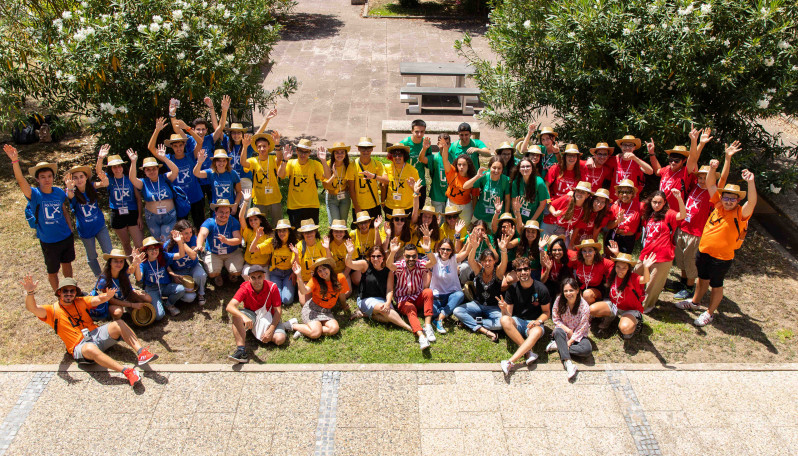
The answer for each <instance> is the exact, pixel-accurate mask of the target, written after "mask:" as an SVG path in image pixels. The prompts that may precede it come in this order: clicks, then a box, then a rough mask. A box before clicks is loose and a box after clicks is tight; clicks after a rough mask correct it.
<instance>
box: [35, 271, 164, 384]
mask: <svg viewBox="0 0 798 456" xmlns="http://www.w3.org/2000/svg"><path fill="white" fill-rule="evenodd" d="M21 283H22V288H23V289H24V290H25V293H26V296H25V308H26V309H28V311H29V312H31V313H32V314H34V315H36V316H37V317H39V320H41V321H43V322H45V323H47V324H48V325H49V326H50V327H51V328H53V330H54V331H55V333H56V334H57V335H58V337H60V338H61V340H62V341H64V345H65V346H66V349H67V352H68V353H69V354H70V355H72V357H73V358H74V359H75V361H77V362H79V363H80V362H84V363H85V362H95V363H97V364H99V365H100V366H103V367H106V368H108V369H111V370H114V371H116V372H121V373H122V374H124V375H125V377H126V378H127V379H128V381H129V382H130V386H133V385H135V384H136V382H138V381H139V380H141V375H140V374H139V371H138V369H137V368H136V367H128V368H125V367H122V365H121V364H119V363H118V362H117V361H115V360H113V359H111V357H110V356H108V355H106V354H105V351H106V350H108V349H109V348H111V347H112V346H114V345H115V344H116V343H117V342H119V340H120V339H121V340H124V341H125V342H126V343H127V344H128V345H130V347H131V348H133V350H135V351H136V354H137V355H138V365H139V366H143V365H144V364H147V363H149V362H150V361H154V360H155V359H157V358H158V355H155V354H153V353H150V351H149V350H147V349H146V348H144V347H142V346H141V344H140V343H139V340H138V338H136V335H135V334H133V331H132V330H131V329H130V328H129V327H128V325H127V324H126V323H125V322H124V321H122V320H116V321H112V322H110V323H107V324H105V325H103V326H99V327H98V326H97V325H95V324H94V322H93V321H92V319H91V317H90V316H89V313H88V310H89V309H91V308H93V307H97V306H98V305H100V304H103V303H106V302H108V301H109V300H110V299H111V298H113V297H114V294H116V291H117V290H116V288H108V289H107V290H106V291H105V293H103V294H102V295H101V296H79V295H81V294H82V293H81V291H80V289H79V288H78V283H77V281H76V280H75V279H73V278H71V277H66V278H64V279H61V281H60V282H59V283H58V287H57V288H56V292H55V294H56V296H57V297H58V301H57V302H56V303H55V304H53V305H43V306H40V305H38V304H37V303H36V287H37V285H38V284H39V282H38V281H34V280H33V276H30V275H28V276H25V277H24V278H23V279H22V282H21Z"/></svg>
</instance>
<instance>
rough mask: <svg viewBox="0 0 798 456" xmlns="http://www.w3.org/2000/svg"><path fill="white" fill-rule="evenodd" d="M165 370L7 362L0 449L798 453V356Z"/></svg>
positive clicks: (2, 377)
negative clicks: (569, 374) (133, 375)
mask: <svg viewBox="0 0 798 456" xmlns="http://www.w3.org/2000/svg"><path fill="white" fill-rule="evenodd" d="M580 367H581V366H580ZM152 368H153V369H155V370H149V369H148V371H147V372H146V374H145V378H144V379H143V380H142V382H141V384H140V385H137V387H136V388H130V386H129V385H128V384H127V381H126V380H125V379H124V378H123V377H122V376H121V374H110V375H109V374H108V373H107V372H105V371H102V370H96V371H92V372H87V371H83V370H80V369H78V368H77V367H76V366H74V365H73V366H71V367H70V368H69V369H67V370H62V371H58V367H57V366H7V367H5V368H4V371H3V372H0V414H1V415H0V416H2V417H3V418H2V419H3V423H2V426H0V455H2V454H5V455H20V454H35V455H40V454H91V455H96V454H159V455H163V454H169V455H179V454H191V455H197V454H260V455H262V454H291V455H310V454H315V455H333V454H335V455H349V454H358V455H360V454H370V455H376V454H379V455H388V454H399V455H421V454H423V455H435V456H440V455H444V454H456V455H463V454H491V455H504V454H507V455H510V454H512V455H519V454H530V455H531V454H534V455H537V454H540V455H552V454H555V455H556V454H562V455H575V454H579V455H588V454H596V455H614V454H618V455H634V454H638V455H659V454H662V455H684V454H706V455H716V454H717V455H723V456H727V455H737V454H746V455H747V454H760V455H792V454H796V453H798V415H797V414H796V409H798V396H796V395H795V394H794V392H795V391H796V390H797V389H798V365H780V366H775V365H681V366H667V367H663V366H660V365H606V366H598V365H597V366H590V367H588V366H584V367H582V369H583V370H582V371H581V372H580V373H579V374H578V377H577V379H576V381H575V382H574V383H569V382H568V381H567V380H566V378H565V373H564V372H563V371H562V369H561V368H560V366H559V363H557V365H554V364H545V365H540V366H535V367H534V368H533V369H532V370H527V369H526V368H524V369H521V370H518V371H517V372H516V373H515V374H514V375H512V377H510V378H509V379H505V378H504V376H503V375H502V373H501V372H500V371H498V369H497V365H480V364H469V365H387V366H386V365H325V366H319V365H295V366H291V365H251V366H249V365H248V366H244V369H243V372H234V371H233V368H231V366H229V365H212V366H208V365H200V366H184V365H171V366H170V365H157V364H155V365H153V366H152ZM236 368H237V367H236ZM566 429H567V430H566Z"/></svg>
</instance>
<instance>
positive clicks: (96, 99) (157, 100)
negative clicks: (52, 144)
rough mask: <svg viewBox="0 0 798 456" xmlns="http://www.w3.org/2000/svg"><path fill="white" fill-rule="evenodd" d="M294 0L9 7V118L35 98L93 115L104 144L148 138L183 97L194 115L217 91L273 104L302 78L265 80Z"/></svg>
mask: <svg viewBox="0 0 798 456" xmlns="http://www.w3.org/2000/svg"><path fill="white" fill-rule="evenodd" d="M292 6H293V2H292V0H265V1H264V0H238V1H236V2H232V1H223V0H211V1H206V0H144V1H141V2H139V1H132V0H85V1H83V2H81V3H77V2H74V1H68V2H63V1H59V0H25V1H23V3H17V4H15V5H4V6H0V8H2V11H0V13H2V14H0V36H2V38H3V41H4V46H2V47H0V65H2V66H3V67H5V68H4V70H6V69H7V70H8V71H7V72H6V71H3V73H0V123H5V124H6V125H7V123H8V121H9V120H12V119H14V118H17V117H18V116H19V115H20V114H21V110H22V109H23V102H24V101H26V100H29V99H34V100H36V101H37V102H38V103H40V104H41V105H42V107H43V108H44V109H45V110H47V111H49V112H51V113H55V114H58V115H61V116H62V117H69V116H72V117H85V119H86V120H87V123H88V124H89V129H90V130H91V131H92V132H95V133H99V134H100V138H99V141H100V142H101V143H104V142H108V143H110V144H112V145H113V146H114V148H115V149H117V150H119V149H124V148H126V147H138V148H139V149H140V148H141V146H142V143H143V142H145V141H146V138H148V137H149V135H150V133H151V132H152V126H153V119H154V118H156V117H158V116H163V115H165V114H166V110H167V108H168V102H169V98H170V97H174V98H177V99H179V100H181V102H182V104H181V107H180V113H181V116H184V118H185V119H186V120H187V121H190V120H192V119H193V117H199V116H200V115H202V114H203V113H204V110H205V107H204V103H203V101H202V100H203V98H204V97H205V96H206V95H208V96H210V97H211V98H212V99H214V100H216V102H217V106H218V102H219V100H220V99H221V97H222V95H223V94H228V95H230V96H231V98H232V104H233V106H246V105H254V106H257V107H258V108H259V109H263V108H265V107H266V105H268V104H269V103H272V102H273V100H274V99H275V98H276V97H280V96H288V95H289V94H290V93H292V92H293V91H294V90H295V89H296V85H297V82H296V79H294V78H289V79H287V80H285V81H282V82H281V83H280V84H279V85H278V86H277V87H276V88H274V89H273V90H272V91H267V90H265V89H264V88H263V87H262V78H263V73H262V71H263V68H262V65H264V64H270V63H271V62H270V61H269V60H268V55H269V52H270V51H271V48H272V45H273V44H274V42H275V41H277V39H278V38H279V32H280V25H279V23H278V22H277V21H276V17H278V16H280V15H282V14H285V13H286V12H287V11H289V9H290V8H291V7H292Z"/></svg>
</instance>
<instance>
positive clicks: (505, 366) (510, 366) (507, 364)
mask: <svg viewBox="0 0 798 456" xmlns="http://www.w3.org/2000/svg"><path fill="white" fill-rule="evenodd" d="M499 364H500V365H501V367H502V372H504V375H510V371H512V370H515V363H513V362H512V361H510V360H508V359H503V360H502V361H501V363H499Z"/></svg>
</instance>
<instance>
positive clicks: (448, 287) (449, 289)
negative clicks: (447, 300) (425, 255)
mask: <svg viewBox="0 0 798 456" xmlns="http://www.w3.org/2000/svg"><path fill="white" fill-rule="evenodd" d="M434 255H435V259H436V260H437V261H436V262H435V266H433V268H432V279H431V280H430V288H432V294H433V295H434V296H438V295H444V294H449V293H454V292H455V291H460V290H461V287H460V278H459V277H458V276H457V260H456V259H455V257H454V254H453V255H452V256H451V257H450V258H449V259H448V260H447V261H443V260H441V257H440V255H438V254H437V253H436V254H434Z"/></svg>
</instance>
